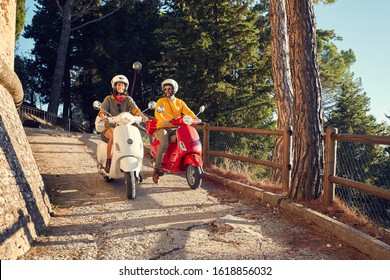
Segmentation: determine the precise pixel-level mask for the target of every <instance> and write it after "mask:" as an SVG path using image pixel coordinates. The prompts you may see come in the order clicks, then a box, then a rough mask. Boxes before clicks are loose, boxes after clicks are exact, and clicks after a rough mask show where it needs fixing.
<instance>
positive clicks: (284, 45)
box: [270, 0, 293, 183]
mask: <svg viewBox="0 0 390 280" xmlns="http://www.w3.org/2000/svg"><path fill="white" fill-rule="evenodd" d="M270 22H271V53H272V76H273V82H274V92H275V98H276V105H277V109H278V129H279V130H285V129H286V128H287V127H289V126H291V125H292V109H293V108H292V106H293V88H292V84H291V71H290V61H289V60H290V58H289V46H288V34H287V16H286V7H285V0H271V1H270ZM282 143H283V139H282V138H281V137H279V138H277V139H276V141H275V148H274V151H273V162H282V153H283V145H282ZM291 156H293V154H292V152H291ZM281 178H282V177H281V171H280V170H279V169H272V170H271V174H270V180H271V182H275V183H280V182H281Z"/></svg>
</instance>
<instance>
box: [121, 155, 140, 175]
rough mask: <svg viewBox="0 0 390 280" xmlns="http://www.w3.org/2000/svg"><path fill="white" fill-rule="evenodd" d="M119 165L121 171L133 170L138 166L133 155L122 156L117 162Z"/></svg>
mask: <svg viewBox="0 0 390 280" xmlns="http://www.w3.org/2000/svg"><path fill="white" fill-rule="evenodd" d="M119 167H120V169H121V170H122V171H123V172H130V171H134V170H136V169H137V167H138V159H137V158H135V157H123V158H121V160H120V162H119Z"/></svg>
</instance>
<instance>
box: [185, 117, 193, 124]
mask: <svg viewBox="0 0 390 280" xmlns="http://www.w3.org/2000/svg"><path fill="white" fill-rule="evenodd" d="M183 122H184V123H185V124H186V125H190V124H192V118H191V117H190V116H188V115H185V116H184V117H183Z"/></svg>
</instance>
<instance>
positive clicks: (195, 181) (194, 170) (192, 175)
mask: <svg viewBox="0 0 390 280" xmlns="http://www.w3.org/2000/svg"><path fill="white" fill-rule="evenodd" d="M202 175H203V174H202V169H201V168H200V166H193V165H187V166H186V178H187V183H188V185H189V186H190V188H191V189H193V190H196V189H197V188H199V187H200V185H201V184H202Z"/></svg>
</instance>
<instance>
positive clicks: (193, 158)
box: [183, 154, 203, 166]
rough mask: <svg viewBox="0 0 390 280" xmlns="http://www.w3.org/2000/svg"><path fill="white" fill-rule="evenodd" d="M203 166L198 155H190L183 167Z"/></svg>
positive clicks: (185, 159)
mask: <svg viewBox="0 0 390 280" xmlns="http://www.w3.org/2000/svg"><path fill="white" fill-rule="evenodd" d="M188 164H189V165H193V166H203V161H202V157H200V156H199V155H197V154H189V155H187V156H186V157H185V158H184V161H183V165H184V166H186V165H188Z"/></svg>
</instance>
